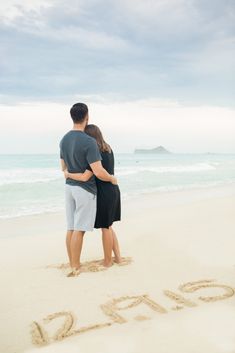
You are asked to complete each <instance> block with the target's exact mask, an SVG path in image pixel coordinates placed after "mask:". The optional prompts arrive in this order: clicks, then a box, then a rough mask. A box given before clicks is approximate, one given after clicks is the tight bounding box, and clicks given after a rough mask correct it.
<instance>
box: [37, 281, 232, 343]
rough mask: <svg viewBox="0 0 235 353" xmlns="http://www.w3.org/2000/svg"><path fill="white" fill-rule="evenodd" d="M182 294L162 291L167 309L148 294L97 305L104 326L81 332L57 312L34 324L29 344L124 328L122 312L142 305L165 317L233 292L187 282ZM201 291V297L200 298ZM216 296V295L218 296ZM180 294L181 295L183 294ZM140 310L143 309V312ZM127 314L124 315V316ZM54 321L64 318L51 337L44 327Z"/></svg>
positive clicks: (70, 316)
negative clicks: (117, 326)
mask: <svg viewBox="0 0 235 353" xmlns="http://www.w3.org/2000/svg"><path fill="white" fill-rule="evenodd" d="M208 289H209V290H210V291H211V290H212V289H213V290H216V292H217V293H216V295H211V293H210V295H209V296H208V295H207V296H206V295H205V290H208ZM179 290H180V292H181V293H176V292H174V291H170V290H164V291H163V293H164V295H165V296H166V297H167V298H169V299H170V300H172V301H173V302H174V306H173V307H171V308H170V309H169V308H168V309H167V308H165V307H163V306H162V305H160V304H158V303H157V302H156V301H154V300H153V299H151V298H150V297H149V296H148V295H147V294H145V295H137V296H123V297H120V298H116V299H112V300H110V301H109V302H107V303H105V304H102V305H100V308H101V310H102V311H103V313H104V315H105V317H107V318H108V321H107V322H104V323H98V324H92V325H89V326H84V327H80V328H77V329H76V328H75V324H76V320H75V316H74V315H73V314H72V313H71V312H58V313H55V314H52V315H49V316H47V317H46V318H45V319H43V322H44V325H42V324H40V323H38V322H36V321H34V322H33V324H32V331H31V333H32V340H33V343H34V344H35V345H37V346H41V345H45V344H49V343H51V342H53V341H58V340H62V339H65V338H67V337H71V336H74V335H79V334H82V333H85V332H88V331H91V330H95V329H100V328H104V327H108V326H111V325H113V324H125V323H126V322H128V319H127V318H126V317H125V316H124V314H122V312H124V311H126V310H128V309H131V308H136V307H138V306H139V305H142V306H143V307H144V308H145V309H147V308H148V311H150V312H152V313H153V314H154V313H157V314H167V313H168V312H169V310H182V309H183V308H184V307H189V308H190V307H195V306H197V305H198V303H197V301H199V302H200V301H201V302H207V303H209V302H215V301H218V300H224V299H228V298H230V297H232V296H234V294H235V289H234V288H232V287H231V286H228V285H225V284H219V283H217V282H216V281H214V280H201V281H196V282H188V283H185V284H183V285H180V286H179ZM203 290H204V295H202V293H203ZM198 291H200V295H199V296H197V298H196V299H194V300H191V299H189V298H186V297H185V293H194V292H195V293H196V294H199V293H198ZM218 292H219V293H218ZM182 293H183V294H182ZM142 310H143V309H142ZM126 313H127V312H126ZM57 318H64V320H63V324H62V325H61V327H60V328H59V329H58V330H57V331H56V332H55V333H54V334H53V335H50V336H49V334H48V332H47V331H46V329H45V325H46V324H48V323H50V322H51V321H53V320H55V319H57ZM150 318H151V317H149V316H145V315H137V316H135V317H134V319H135V320H138V321H142V320H148V319H150Z"/></svg>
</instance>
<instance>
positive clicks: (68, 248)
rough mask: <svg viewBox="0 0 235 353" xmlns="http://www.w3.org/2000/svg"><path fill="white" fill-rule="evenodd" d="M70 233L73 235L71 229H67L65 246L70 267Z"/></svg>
mask: <svg viewBox="0 0 235 353" xmlns="http://www.w3.org/2000/svg"><path fill="white" fill-rule="evenodd" d="M72 235H73V230H68V231H67V234H66V247H67V253H68V257H69V263H70V266H71V267H72V254H71V239H72Z"/></svg>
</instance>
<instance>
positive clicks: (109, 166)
mask: <svg viewBox="0 0 235 353" xmlns="http://www.w3.org/2000/svg"><path fill="white" fill-rule="evenodd" d="M100 153H101V157H102V161H101V163H102V165H103V167H104V169H105V170H107V172H108V173H109V174H111V175H114V155H113V151H112V150H111V152H108V151H105V152H102V151H101V152H100Z"/></svg>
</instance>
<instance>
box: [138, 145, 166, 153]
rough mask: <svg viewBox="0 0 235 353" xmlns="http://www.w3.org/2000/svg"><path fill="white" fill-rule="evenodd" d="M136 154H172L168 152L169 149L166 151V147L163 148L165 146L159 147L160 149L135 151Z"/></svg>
mask: <svg viewBox="0 0 235 353" xmlns="http://www.w3.org/2000/svg"><path fill="white" fill-rule="evenodd" d="M134 153H138V154H147V153H152V154H156V153H157V154H169V153H171V152H170V151H168V150H167V149H165V147H163V146H158V147H156V148H152V149H135V152H134Z"/></svg>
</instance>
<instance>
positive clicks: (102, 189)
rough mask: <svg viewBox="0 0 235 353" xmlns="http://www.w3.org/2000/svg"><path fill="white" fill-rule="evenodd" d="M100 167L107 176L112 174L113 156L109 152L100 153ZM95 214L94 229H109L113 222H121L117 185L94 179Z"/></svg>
mask: <svg viewBox="0 0 235 353" xmlns="http://www.w3.org/2000/svg"><path fill="white" fill-rule="evenodd" d="M101 157H102V161H101V163H102V165H103V167H104V169H106V170H107V172H108V173H109V174H112V175H113V174H114V155H113V151H111V152H101ZM96 184H97V213H96V221H95V228H109V227H110V226H111V225H112V224H113V222H115V221H120V220H121V200H120V190H119V187H118V185H113V184H112V183H109V182H105V181H102V180H99V179H98V178H96Z"/></svg>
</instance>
